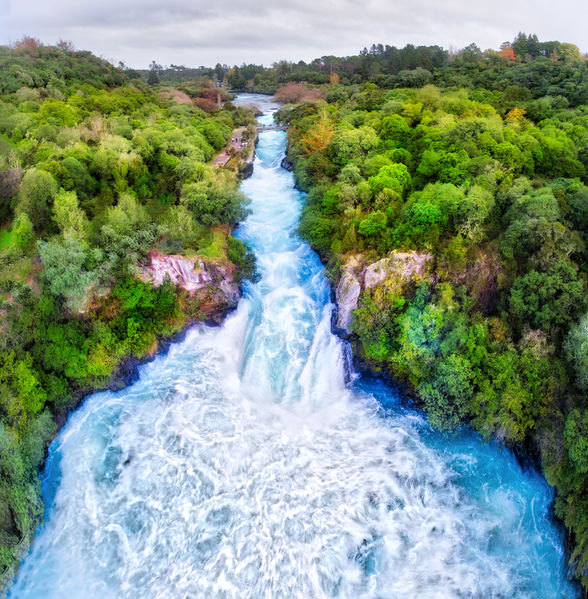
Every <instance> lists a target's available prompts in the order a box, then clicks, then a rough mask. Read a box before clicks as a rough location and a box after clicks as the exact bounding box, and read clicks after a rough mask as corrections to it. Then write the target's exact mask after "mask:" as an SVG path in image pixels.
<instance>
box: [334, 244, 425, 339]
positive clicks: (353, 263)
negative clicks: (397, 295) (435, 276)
mask: <svg viewBox="0 0 588 599" xmlns="http://www.w3.org/2000/svg"><path fill="white" fill-rule="evenodd" d="M432 265H433V256H432V255H431V254H427V253H424V252H391V253H390V254H389V255H388V256H387V257H386V258H382V259H381V260H378V261H377V262H373V263H372V264H366V262H365V259H364V257H363V256H362V255H353V256H349V257H348V258H347V260H346V261H345V264H344V265H343V266H342V268H341V278H340V280H339V284H338V285H337V289H336V292H335V295H336V298H337V317H336V320H335V324H336V327H337V329H339V331H340V332H341V333H342V334H343V335H345V336H348V335H350V333H351V330H350V326H351V322H352V320H353V311H354V310H355V309H356V308H357V302H358V300H359V296H360V294H361V292H362V291H364V290H366V289H374V288H376V287H383V288H385V289H387V290H389V291H393V290H394V289H399V288H400V287H402V286H404V285H406V284H407V283H409V282H412V281H414V280H417V279H418V280H430V279H431V278H432Z"/></svg>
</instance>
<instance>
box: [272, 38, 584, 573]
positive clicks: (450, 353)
mask: <svg viewBox="0 0 588 599" xmlns="http://www.w3.org/2000/svg"><path fill="white" fill-rule="evenodd" d="M558 47H561V46H558ZM554 52H555V50H553V51H552V52H551V53H550V54H551V57H550V58H548V57H543V56H541V55H538V56H537V58H530V59H529V62H518V63H516V64H515V65H512V66H511V65H510V59H509V58H504V57H500V56H497V57H496V61H502V62H503V63H504V64H500V63H499V62H496V63H495V64H496V65H497V66H496V68H495V67H493V66H492V60H490V61H488V62H487V63H485V64H484V65H480V67H479V69H473V71H470V70H468V69H469V67H467V68H466V67H465V66H464V65H463V64H462V63H459V62H457V63H456V64H455V65H454V66H452V67H447V70H446V71H443V70H442V71H441V84H442V85H445V84H446V83H447V82H448V81H450V80H453V81H455V82H460V83H461V82H465V83H466V84H467V88H462V87H452V88H451V89H442V88H440V87H437V86H434V85H431V84H427V85H423V86H411V87H410V88H406V87H405V88H397V89H385V88H382V87H379V86H377V85H375V84H374V83H366V84H361V85H341V84H340V83H332V84H330V85H328V86H327V87H326V88H325V89H324V94H323V95H324V97H325V98H326V101H325V100H318V101H307V102H303V103H300V104H297V105H296V106H285V107H284V108H282V109H281V112H280V115H279V116H280V118H281V119H282V120H284V121H285V122H287V123H288V124H289V126H290V129H289V140H290V148H289V156H288V157H289V159H290V160H291V161H292V162H293V164H294V169H295V174H296V178H297V181H298V183H299V185H300V186H301V187H302V188H303V189H305V190H307V191H308V199H307V203H306V205H305V208H304V212H303V216H302V222H301V232H302V233H303V234H304V235H305V236H306V237H307V238H308V239H309V240H310V242H311V243H312V245H313V246H314V247H315V248H316V249H317V251H318V252H319V253H320V254H321V256H322V257H323V259H324V261H325V262H327V263H328V267H329V271H330V273H331V274H332V276H333V278H334V279H335V280H337V279H338V278H339V277H340V275H341V272H342V270H344V269H345V268H347V265H348V264H350V263H351V262H350V258H351V257H353V260H354V261H355V263H357V262H358V260H357V257H358V255H359V257H360V259H361V260H363V262H364V263H365V264H372V263H375V262H376V261H378V260H381V259H383V258H386V257H388V258H390V257H393V256H401V257H402V258H403V259H404V260H409V261H412V262H411V263H412V264H420V265H424V266H423V267H422V269H421V271H419V272H417V270H418V269H416V268H413V270H412V272H408V274H407V273H406V272H404V273H403V272H400V273H399V272H397V271H391V272H388V274H387V279H386V280H385V281H384V283H382V284H380V285H375V286H371V287H369V288H368V287H367V286H365V287H364V288H363V289H362V292H361V295H360V298H359V304H358V308H357V309H356V310H355V312H354V317H353V323H352V331H353V335H354V338H355V340H356V343H357V345H358V347H359V348H360V353H361V355H362V358H363V359H364V360H365V361H366V362H368V363H369V364H370V365H371V366H372V367H373V368H375V369H376V370H381V371H384V372H386V373H388V374H390V375H392V376H394V377H395V378H396V379H397V380H402V381H404V382H405V383H406V385H407V387H408V388H409V389H411V390H412V392H413V394H414V396H415V397H416V398H418V399H419V401H420V402H421V403H422V405H423V406H424V407H425V409H426V410H427V411H428V413H429V415H430V419H431V422H432V423H433V424H434V425H435V426H437V427H439V428H441V429H445V430H451V429H454V428H455V427H458V426H459V425H460V424H462V423H464V422H471V423H472V424H473V426H474V427H475V428H476V429H477V430H478V431H480V432H481V433H482V435H484V436H486V437H491V436H492V437H497V438H499V439H501V440H503V441H504V442H505V443H507V444H510V445H522V444H526V446H527V447H528V448H531V449H533V448H536V449H537V450H538V451H539V452H540V457H541V460H542V463H543V466H544V470H545V472H546V475H547V478H548V480H549V481H550V482H551V483H552V484H553V485H554V486H555V487H556V489H557V500H556V504H555V510H556V513H557V515H558V516H559V517H561V518H562V520H563V521H564V522H565V525H566V526H567V528H568V530H569V531H570V532H571V533H572V537H573V539H574V540H575V549H574V552H573V554H572V556H571V561H572V566H573V571H574V572H575V575H576V576H577V577H578V578H580V579H581V581H582V582H583V583H584V585H587V584H588V405H587V403H586V397H587V396H586V390H587V388H588V303H587V299H588V298H587V294H586V283H587V274H588V273H587V270H588V262H587V257H588V255H587V253H586V248H587V245H586V242H587V241H588V187H587V186H586V182H587V179H588V105H586V104H585V103H586V102H587V101H588V98H587V97H586V90H587V88H586V83H585V81H586V75H585V74H586V63H585V62H584V61H583V60H582V59H580V58H578V57H576V56H563V57H562V56H559V57H558V56H556V55H554ZM493 60H494V59H493ZM539 69H542V70H543V71H542V72H543V73H544V80H543V81H547V82H549V81H550V79H549V78H550V77H552V76H553V77H555V75H554V73H556V72H557V73H558V74H559V75H558V76H557V78H556V79H557V81H555V79H554V80H552V81H551V82H550V83H548V85H549V86H550V87H549V90H550V94H551V95H548V96H542V97H540V98H537V99H534V98H535V97H537V96H539V95H541V94H544V93H545V90H543V88H542V87H541V85H543V84H541V85H539V86H538V87H536V86H535V85H534V84H533V83H532V79H529V81H528V82H527V83H526V84H524V85H523V84H522V81H518V80H516V79H511V80H509V81H508V85H505V84H504V83H503V82H502V80H501V79H500V78H501V77H504V76H507V75H508V73H511V74H513V75H514V74H517V77H519V76H522V74H523V73H525V72H526V73H527V74H529V76H530V77H532V76H533V73H534V72H535V71H537V70H539ZM464 78H465V79H464ZM517 84H518V85H517ZM499 90H500V91H499Z"/></svg>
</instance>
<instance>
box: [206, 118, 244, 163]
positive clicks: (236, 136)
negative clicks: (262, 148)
mask: <svg viewBox="0 0 588 599" xmlns="http://www.w3.org/2000/svg"><path fill="white" fill-rule="evenodd" d="M246 130H247V127H239V128H238V129H234V130H233V133H232V134H231V141H230V143H229V145H228V146H227V147H226V148H225V149H224V150H223V151H222V152H220V153H219V154H217V155H216V156H215V157H214V159H213V160H212V162H211V164H212V166H225V165H226V164H227V162H229V160H230V159H231V155H230V153H229V149H230V148H234V149H235V152H236V153H239V152H240V151H241V150H242V149H243V148H246V147H247V146H248V145H249V144H250V143H251V141H250V140H247V139H243V133H244V132H245V131H246Z"/></svg>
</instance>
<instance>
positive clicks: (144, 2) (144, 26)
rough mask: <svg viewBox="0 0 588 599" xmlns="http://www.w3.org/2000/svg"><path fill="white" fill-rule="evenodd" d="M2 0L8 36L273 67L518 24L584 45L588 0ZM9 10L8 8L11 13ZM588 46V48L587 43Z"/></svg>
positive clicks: (493, 41) (485, 33)
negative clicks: (284, 62) (285, 61)
mask: <svg viewBox="0 0 588 599" xmlns="http://www.w3.org/2000/svg"><path fill="white" fill-rule="evenodd" d="M6 1H7V0H0V15H3V16H2V18H0V42H1V43H6V42H8V41H10V40H15V39H18V38H19V37H21V36H22V35H24V34H29V35H34V36H37V37H39V38H41V39H42V40H43V41H46V42H54V41H56V40H57V39H59V38H62V39H70V40H71V41H73V42H74V44H75V45H76V47H78V48H83V49H89V50H92V51H94V52H95V53H97V54H99V55H102V56H105V57H106V58H110V59H113V60H115V61H118V60H124V61H125V62H126V63H127V64H129V65H132V66H137V67H144V66H146V65H147V64H148V63H149V62H150V61H151V60H153V59H155V60H157V61H158V62H161V63H165V64H169V63H175V64H178V63H183V64H187V65H200V64H215V63H216V62H222V63H227V64H240V63H242V62H257V63H260V62H261V63H264V64H270V63H272V62H274V61H276V60H280V59H288V60H294V61H297V60H300V59H304V60H310V59H312V58H315V57H318V56H324V55H331V54H334V55H349V54H355V53H357V52H358V51H359V50H360V49H361V48H362V47H363V46H366V45H368V46H369V45H371V44H372V43H374V42H375V43H383V44H391V45H397V46H403V45H405V44H406V43H415V44H439V45H443V46H445V47H449V46H454V47H462V46H464V45H467V44H469V43H470V42H472V41H474V42H476V43H478V45H480V46H481V47H482V48H487V47H494V48H496V47H498V46H499V45H500V43H501V42H503V41H505V40H507V39H512V38H513V37H514V35H515V34H516V33H517V32H518V31H519V30H524V31H527V32H534V33H537V34H538V35H539V37H540V38H541V39H560V40H562V41H570V42H572V43H576V44H578V45H579V46H580V47H581V48H582V41H583V39H584V31H583V26H582V23H583V21H584V19H582V18H578V19H570V18H569V15H570V14H575V15H578V16H580V15H583V14H584V15H585V14H586V8H585V4H584V1H583V0H562V1H561V2H560V3H559V4H558V6H557V11H556V10H554V7H553V3H548V2H547V0H535V1H534V2H533V10H529V3H528V0H526V1H523V0H493V1H492V2H489V1H485V2H476V1H475V0H444V1H443V2H442V3H441V2H439V0H354V1H351V0H284V1H283V2H276V3H271V2H268V1H267V0H250V1H248V2H243V1H242V0H239V1H237V0H216V1H215V0H207V1H206V2H204V1H203V0H168V1H165V0H164V1H163V2H162V0H102V1H101V2H96V1H95V0H92V1H88V0H77V1H74V0H17V1H14V0H13V1H9V3H8V5H6ZM3 9H4V10H3ZM582 49H584V50H585V49H586V48H582Z"/></svg>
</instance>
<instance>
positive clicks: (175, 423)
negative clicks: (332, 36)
mask: <svg viewBox="0 0 588 599" xmlns="http://www.w3.org/2000/svg"><path fill="white" fill-rule="evenodd" d="M269 116H271V115H268V118H269ZM284 143H285V136H284V134H283V133H281V132H267V133H264V134H262V135H260V144H259V146H258V156H257V162H256V168H255V172H254V175H253V177H252V178H250V179H247V180H246V181H244V182H243V183H242V190H243V191H244V193H245V194H246V195H247V196H248V197H249V198H250V199H251V206H250V207H251V214H250V216H249V217H248V218H247V220H246V221H245V222H244V223H243V224H242V225H241V226H240V227H239V228H238V230H237V231H236V235H237V236H238V237H239V238H241V239H243V240H244V241H247V242H248V243H249V244H250V245H251V246H252V247H253V248H254V250H255V252H256V255H257V257H258V260H259V269H260V273H261V280H260V281H259V282H258V283H255V284H253V283H246V285H245V293H244V297H243V299H242V300H241V301H240V303H239V306H238V308H237V310H235V311H234V312H233V313H232V314H231V315H230V316H229V317H228V318H227V319H226V320H225V322H224V324H223V325H222V326H221V327H216V328H208V327H195V328H192V329H191V330H190V331H189V332H188V333H187V334H186V336H185V338H184V340H183V341H182V342H181V343H177V344H173V345H172V346H171V347H170V349H169V352H168V354H167V355H166V356H160V357H159V358H158V359H156V360H153V361H152V362H150V363H149V364H147V365H145V367H144V369H142V371H141V377H140V379H139V380H138V381H137V382H136V383H135V384H134V385H131V386H130V387H127V388H125V389H123V390H122V391H120V392H117V393H106V394H104V393H101V394H96V395H95V396H92V397H89V398H87V400H86V401H85V402H84V404H83V405H82V406H81V407H80V409H79V410H78V411H76V413H75V414H73V415H72V417H71V419H70V421H69V422H68V424H67V427H66V428H65V429H63V430H62V433H61V434H60V435H59V437H58V439H57V440H56V442H55V443H54V444H53V445H52V447H51V451H50V456H49V459H48V461H47V467H46V471H45V473H44V477H43V488H44V498H45V501H46V505H47V506H48V508H47V509H48V512H47V521H46V524H45V526H44V527H43V528H42V529H41V530H40V531H39V535H38V537H37V539H36V541H35V544H34V546H33V551H32V552H31V555H30V556H29V557H28V559H27V560H26V562H25V564H24V565H23V569H22V571H21V574H20V575H19V579H18V581H17V583H16V585H15V587H14V588H13V589H12V591H11V595H10V596H11V599H25V598H26V599H30V598H32V597H38V596H39V595H40V594H41V593H42V594H43V596H44V597H45V598H47V599H53V597H57V596H63V594H64V593H66V594H67V595H68V596H71V597H77V596H82V595H83V596H84V598H85V599H94V598H96V599H98V598H100V599H110V598H113V599H114V598H116V599H127V598H128V599H131V598H135V597H137V596H140V597H142V598H144V599H149V598H150V597H158V596H162V595H165V596H168V597H184V596H186V595H188V594H193V595H200V596H206V597H210V598H214V597H220V596H223V597H229V598H230V599H245V598H251V599H254V598H255V599H257V598H258V597H264V596H267V597H275V596H288V597H291V598H292V599H299V598H300V599H302V598H304V599H306V597H309V596H313V597H317V598H326V597H329V596H333V593H334V592H337V593H338V595H339V596H340V597H345V598H349V599H351V598H355V597H358V596H365V597H366V598H370V599H373V598H375V597H387V596H392V595H397V594H399V593H401V592H402V593H403V596H404V597H407V599H413V598H417V597H423V596H427V597H435V596H436V594H437V595H439V592H440V591H441V592H442V593H443V596H444V597H463V596H468V597H478V596H483V597H492V596H496V595H497V594H498V593H500V594H501V595H502V596H505V597H508V598H509V599H510V598H513V599H514V598H517V599H519V598H520V597H523V596H526V597H533V598H539V597H541V598H543V597H548V596H554V595H555V593H559V594H560V595H561V596H563V597H566V598H567V597H569V598H570V599H572V598H573V597H575V596H574V594H573V593H572V592H571V591H570V589H568V588H567V586H566V584H565V581H564V579H562V578H561V569H562V561H561V556H560V555H559V554H558V539H559V537H558V532H557V530H555V529H554V528H553V527H552V525H551V524H550V523H549V520H548V518H547V514H546V505H547V503H548V501H549V499H550V495H549V490H548V488H546V485H545V483H544V481H542V479H541V478H540V477H538V476H537V475H536V473H533V472H528V473H523V472H521V470H520V468H519V467H518V465H517V464H516V461H515V460H514V459H513V457H512V456H511V455H510V454H509V453H508V452H500V451H498V450H497V448H496V447H494V446H493V445H492V444H487V445H481V444H480V442H479V439H477V438H474V437H473V435H469V434H467V433H466V434H460V435H458V436H456V437H455V438H454V439H452V442H451V443H447V439H446V438H444V437H443V436H441V435H437V434H436V433H434V432H433V431H431V429H430V428H429V427H428V425H427V423H426V421H425V420H424V419H423V418H421V417H420V416H419V415H418V414H417V413H415V412H414V411H411V410H407V409H405V408H404V407H403V406H402V405H401V404H400V403H399V398H398V395H397V394H396V393H395V392H394V391H393V390H391V389H390V388H389V387H387V386H380V387H378V386H377V385H374V384H372V382H370V381H367V380H357V381H355V382H354V383H353V385H351V386H349V384H348V382H349V381H347V380H346V373H345V369H344V364H345V360H346V358H345V347H344V345H343V344H342V343H341V342H340V341H339V340H338V339H337V338H336V337H335V336H333V335H332V334H331V331H330V322H331V312H332V305H331V303H330V299H329V284H328V282H327V280H326V279H325V277H324V269H323V266H322V264H321V262H320V260H319V258H318V256H317V255H316V254H315V253H314V252H313V251H312V250H311V248H310V247H309V246H308V244H306V243H305V242H303V241H302V240H301V239H300V238H299V237H298V236H297V235H296V234H295V231H296V227H297V224H298V219H299V216H300V210H301V208H302V204H303V201H304V200H303V197H302V195H301V194H300V193H299V192H297V191H296V190H295V189H294V187H293V180H292V176H291V175H290V174H289V173H287V172H286V171H285V170H284V169H281V168H280V167H279V162H280V159H281V154H282V152H283V149H284ZM489 539H491V541H489ZM489 543H491V547H489ZM497 572H499V573H500V576H497V574H496V573H497ZM268 573H270V575H268ZM219 580H222V588H219V586H218V584H219Z"/></svg>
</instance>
